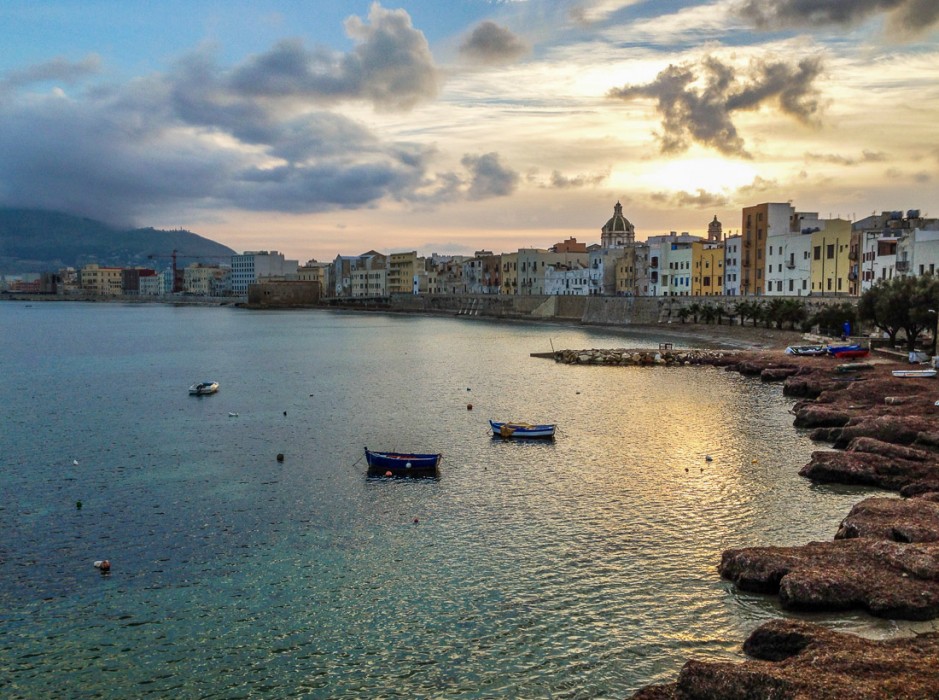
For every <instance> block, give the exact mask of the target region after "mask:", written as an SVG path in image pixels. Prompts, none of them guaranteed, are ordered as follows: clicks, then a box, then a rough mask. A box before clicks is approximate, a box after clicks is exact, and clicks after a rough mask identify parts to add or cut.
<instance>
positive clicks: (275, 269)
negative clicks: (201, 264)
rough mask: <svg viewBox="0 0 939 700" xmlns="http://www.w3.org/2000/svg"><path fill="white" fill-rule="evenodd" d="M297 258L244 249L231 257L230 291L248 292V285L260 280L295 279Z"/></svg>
mask: <svg viewBox="0 0 939 700" xmlns="http://www.w3.org/2000/svg"><path fill="white" fill-rule="evenodd" d="M299 267H300V262H299V261H298V260H285V259H284V255H283V253H278V252H277V251H276V250H272V251H270V252H268V251H266V250H261V251H246V252H244V253H243V254H241V255H233V256H232V258H231V270H232V275H231V286H232V292H234V293H235V294H239V295H244V294H247V293H248V285H251V284H254V283H256V282H258V281H262V280H296V279H297V268H299Z"/></svg>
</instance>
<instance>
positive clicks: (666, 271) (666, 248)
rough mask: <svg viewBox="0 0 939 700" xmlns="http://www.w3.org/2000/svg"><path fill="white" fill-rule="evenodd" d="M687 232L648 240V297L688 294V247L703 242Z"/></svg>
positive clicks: (672, 232)
mask: <svg viewBox="0 0 939 700" xmlns="http://www.w3.org/2000/svg"><path fill="white" fill-rule="evenodd" d="M703 240H704V239H703V238H701V236H692V235H691V234H689V233H688V232H687V231H683V232H682V233H681V235H679V234H678V233H676V232H675V231H671V232H670V233H667V234H662V235H658V236H649V238H648V240H647V241H646V243H648V245H649V295H650V296H666V297H667V296H688V295H690V294H691V252H692V251H691V244H692V243H694V242H696V241H703Z"/></svg>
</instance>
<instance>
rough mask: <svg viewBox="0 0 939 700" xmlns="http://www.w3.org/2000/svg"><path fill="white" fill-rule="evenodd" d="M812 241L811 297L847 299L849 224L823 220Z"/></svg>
mask: <svg viewBox="0 0 939 700" xmlns="http://www.w3.org/2000/svg"><path fill="white" fill-rule="evenodd" d="M819 223H820V224H821V225H820V226H817V227H813V228H814V229H816V230H813V231H812V232H811V233H810V234H808V235H809V236H810V238H811V251H812V253H811V276H812V288H811V293H812V296H848V294H849V285H848V282H849V279H848V277H849V274H850V272H851V259H850V255H849V254H850V251H851V222H850V221H847V220H845V219H825V220H823V221H820V222H819Z"/></svg>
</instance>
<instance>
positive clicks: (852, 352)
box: [828, 343, 871, 360]
mask: <svg viewBox="0 0 939 700" xmlns="http://www.w3.org/2000/svg"><path fill="white" fill-rule="evenodd" d="M870 353H871V351H870V348H865V347H864V346H862V345H859V344H857V343H855V344H854V345H831V346H829V348H828V354H829V355H831V356H832V357H838V358H841V359H843V360H847V359H854V358H857V357H867V356H868V355H870Z"/></svg>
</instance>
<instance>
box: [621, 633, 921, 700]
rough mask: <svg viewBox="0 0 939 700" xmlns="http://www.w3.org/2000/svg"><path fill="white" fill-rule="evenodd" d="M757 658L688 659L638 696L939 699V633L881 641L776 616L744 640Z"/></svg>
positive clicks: (641, 699) (670, 699) (662, 699)
mask: <svg viewBox="0 0 939 700" xmlns="http://www.w3.org/2000/svg"><path fill="white" fill-rule="evenodd" d="M743 650H744V651H745V652H746V653H747V655H748V656H750V657H751V658H752V659H753V660H749V661H745V662H743V663H738V664H735V663H716V662H705V661H694V660H692V661H688V662H687V663H686V664H685V666H684V667H683V668H682V670H681V672H680V673H679V676H678V681H677V682H675V683H670V684H668V685H657V686H650V687H648V688H643V689H642V690H640V691H639V692H637V693H636V694H634V695H633V696H632V698H633V700H692V699H694V700H816V699H819V700H820V699H822V698H824V699H825V700H901V699H902V700H926V699H927V698H929V699H932V700H935V698H937V697H939V634H936V633H929V634H922V635H919V636H918V637H907V638H901V639H891V640H887V641H875V640H870V639H864V638H862V637H858V636H855V635H851V634H844V633H841V632H833V631H832V630H829V629H826V628H825V627H821V626H819V625H813V624H811V623H808V622H801V621H796V620H770V621H769V622H766V623H764V624H763V625H761V626H760V627H758V628H757V629H756V630H754V632H753V633H752V634H751V635H750V636H749V637H748V638H747V640H746V642H744V645H743Z"/></svg>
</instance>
